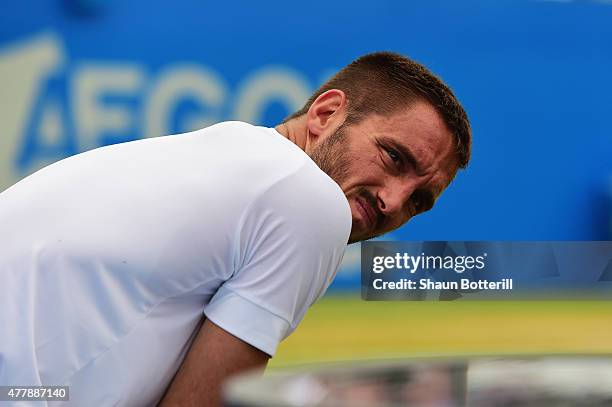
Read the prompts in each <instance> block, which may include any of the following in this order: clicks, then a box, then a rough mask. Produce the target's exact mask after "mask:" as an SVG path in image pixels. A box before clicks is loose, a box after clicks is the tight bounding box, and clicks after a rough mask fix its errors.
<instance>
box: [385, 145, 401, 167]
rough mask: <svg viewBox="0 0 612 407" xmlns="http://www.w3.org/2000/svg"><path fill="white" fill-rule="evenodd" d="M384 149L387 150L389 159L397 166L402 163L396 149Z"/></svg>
mask: <svg viewBox="0 0 612 407" xmlns="http://www.w3.org/2000/svg"><path fill="white" fill-rule="evenodd" d="M385 150H387V154H388V155H389V158H390V159H391V161H393V162H394V163H395V164H396V165H398V166H399V165H400V164H401V163H402V158H401V157H400V155H399V153H398V152H397V151H395V150H393V149H391V148H386V149H385Z"/></svg>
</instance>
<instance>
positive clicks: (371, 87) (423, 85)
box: [285, 52, 472, 168]
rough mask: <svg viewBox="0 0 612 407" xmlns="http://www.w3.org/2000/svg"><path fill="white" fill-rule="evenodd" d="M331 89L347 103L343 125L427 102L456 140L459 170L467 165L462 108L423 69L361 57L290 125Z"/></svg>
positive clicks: (467, 132) (389, 55) (378, 55)
mask: <svg viewBox="0 0 612 407" xmlns="http://www.w3.org/2000/svg"><path fill="white" fill-rule="evenodd" d="M330 89H340V90H342V91H343V92H344V93H345V94H346V97H347V99H348V115H347V119H346V124H347V125H350V124H356V123H358V122H360V121H361V120H363V119H364V118H365V117H366V116H367V115H369V114H372V113H376V114H380V115H383V116H387V115H389V114H392V113H395V112H397V111H398V110H399V109H401V108H405V107H407V106H410V105H411V104H412V103H414V102H416V101H417V100H423V99H425V100H427V101H428V102H429V103H431V104H432V105H433V106H434V107H435V108H436V109H437V110H438V112H439V113H440V115H441V116H442V118H443V120H444V122H445V123H446V126H447V127H448V129H449V130H450V132H451V133H452V134H453V137H454V138H455V145H456V146H455V147H456V148H455V150H456V153H457V157H458V159H459V168H465V167H466V166H467V164H468V162H469V161H470V154H471V144H472V130H471V128H470V122H469V120H468V117H467V114H466V113H465V110H463V107H462V106H461V104H460V103H459V101H458V100H457V98H456V97H455V95H454V94H453V92H452V91H451V90H450V88H449V87H448V86H446V85H445V84H444V82H442V81H441V80H440V79H439V78H438V77H437V76H436V75H434V74H433V73H431V72H430V71H429V70H428V69H427V68H425V67H424V66H423V65H421V64H419V63H417V62H415V61H412V60H411V59H409V58H406V57H405V56H403V55H400V54H397V53H394V52H375V53H372V54H367V55H364V56H362V57H360V58H358V59H356V60H354V61H353V62H351V63H350V64H349V65H347V66H346V67H344V68H343V69H341V70H340V71H339V72H338V73H337V74H336V75H334V76H333V77H332V78H331V79H329V80H328V81H327V82H325V83H324V84H323V85H322V86H321V87H320V88H319V89H318V90H317V91H316V92H315V93H314V94H313V95H312V96H311V97H310V98H309V99H308V101H307V102H306V104H305V105H304V107H302V108H301V109H300V110H298V111H297V112H295V113H293V114H292V115H291V116H289V117H287V118H286V119H285V121H289V120H291V119H294V118H296V117H299V116H302V115H304V114H306V113H307V112H308V109H310V106H311V105H312V104H313V102H314V101H315V100H316V99H317V98H318V97H319V96H320V95H321V94H322V93H324V92H326V91H328V90H330Z"/></svg>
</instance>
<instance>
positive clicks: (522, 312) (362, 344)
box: [269, 294, 612, 369]
mask: <svg viewBox="0 0 612 407" xmlns="http://www.w3.org/2000/svg"><path fill="white" fill-rule="evenodd" d="M535 352H545V353H612V302H610V301H466V302H461V301H450V302H428V301H426V302H416V301H405V302H399V301H397V302H374V301H363V300H361V298H359V297H358V296H356V295H354V294H351V295H331V296H329V295H328V296H326V297H324V298H323V299H322V300H321V301H320V302H318V303H317V304H315V305H314V306H313V307H312V308H311V310H310V312H309V313H308V314H307V315H306V318H305V319H304V321H303V322H302V324H301V325H300V326H299V327H298V328H297V330H296V331H295V333H294V334H293V335H291V336H290V337H289V338H288V339H287V340H285V341H284V342H283V343H281V345H280V347H279V350H278V352H277V354H276V356H275V357H274V358H272V360H271V361H270V364H269V366H270V368H272V369H275V368H284V367H288V366H292V365H299V364H306V363H317V362H331V361H342V360H349V359H374V358H395V357H406V356H417V355H419V356H420V355H446V354H474V353H495V354H499V353H504V354H505V353H535Z"/></svg>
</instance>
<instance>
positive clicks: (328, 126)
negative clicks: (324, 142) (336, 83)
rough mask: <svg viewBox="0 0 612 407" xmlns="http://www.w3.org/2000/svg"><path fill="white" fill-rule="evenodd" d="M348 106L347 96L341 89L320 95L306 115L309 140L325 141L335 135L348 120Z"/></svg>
mask: <svg viewBox="0 0 612 407" xmlns="http://www.w3.org/2000/svg"><path fill="white" fill-rule="evenodd" d="M347 105H348V100H347V98H346V94H345V93H344V92H343V91H341V90H340V89H330V90H328V91H326V92H323V93H322V94H320V95H319V97H318V98H316V99H315V101H314V102H312V105H310V109H308V112H307V113H306V123H307V124H306V125H307V128H308V132H309V138H310V137H314V138H318V139H324V138H326V137H328V136H330V135H332V134H334V133H335V132H336V130H337V129H338V128H339V127H340V126H341V125H342V123H344V120H346V114H347ZM308 141H309V142H310V141H314V140H308Z"/></svg>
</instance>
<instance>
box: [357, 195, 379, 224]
mask: <svg viewBox="0 0 612 407" xmlns="http://www.w3.org/2000/svg"><path fill="white" fill-rule="evenodd" d="M355 203H356V204H357V205H356V206H357V210H359V212H360V213H361V217H362V219H363V220H364V221H365V223H366V226H367V227H368V229H372V227H373V226H374V222H375V220H376V217H375V215H374V209H373V208H372V207H371V206H370V204H369V203H367V202H366V201H365V200H363V199H362V198H361V197H356V198H355Z"/></svg>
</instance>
